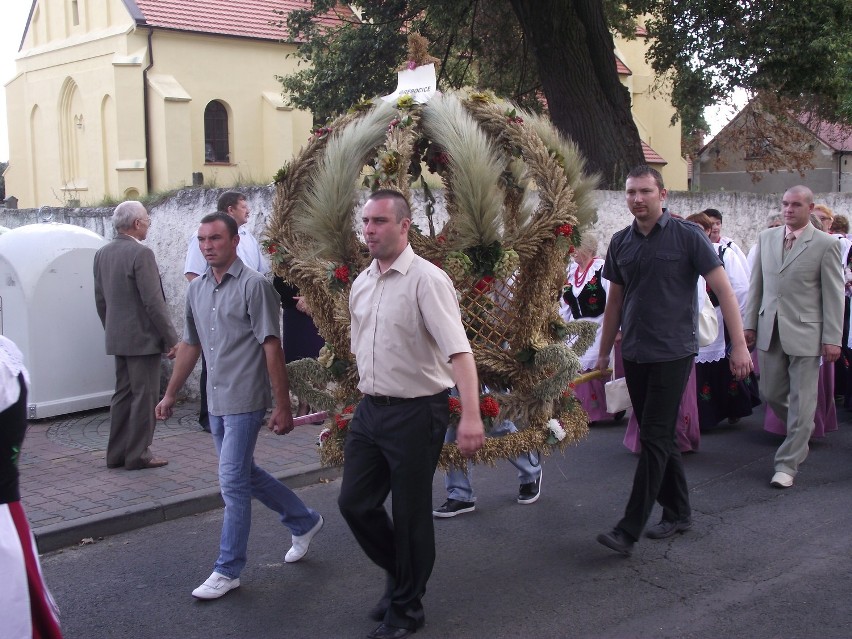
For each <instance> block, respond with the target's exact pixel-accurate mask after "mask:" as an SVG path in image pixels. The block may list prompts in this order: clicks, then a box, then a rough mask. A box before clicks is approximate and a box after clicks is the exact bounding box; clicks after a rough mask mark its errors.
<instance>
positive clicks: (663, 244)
mask: <svg viewBox="0 0 852 639" xmlns="http://www.w3.org/2000/svg"><path fill="white" fill-rule="evenodd" d="M717 266H722V261H721V260H720V259H719V256H718V255H717V254H716V251H714V250H713V245H712V244H710V240H709V239H708V238H707V235H706V234H705V233H704V231H703V230H701V228H700V227H699V226H698V225H696V224H693V223H692V222H686V221H685V220H679V219H675V218H673V217H672V216H671V215H670V214H669V213H668V211H663V215H662V216H661V217H660V219H659V220H657V223H656V224H655V225H654V227H653V228H652V229H651V232H650V233H648V235H647V236H645V235H642V233H641V232H640V231H639V228H638V226H637V225H636V222H635V221H634V222H633V224H631V225H630V226H628V227H627V228H625V229H622V230H621V231H619V232H618V233H616V234H615V235H613V237H612V240H611V241H610V244H609V249H608V251H607V256H606V263H605V265H604V271H603V276H604V277H605V278H606V279H608V280H609V281H610V282H614V283H615V284H620V285H621V286H623V287H624V306H623V308H622V314H621V332H622V341H621V354H622V356H623V357H624V359H626V360H629V361H631V362H638V363H650V362H666V361H671V360H675V359H680V358H682V357H687V356H689V355H694V354H695V353H697V352H698V334H697V333H698V330H697V327H698V324H697V322H698V306H697V303H696V296H695V290H696V289H695V287H696V285H697V283H698V276H699V275H706V274H707V273H709V272H710V271H712V270H713V269H714V268H716V267H717Z"/></svg>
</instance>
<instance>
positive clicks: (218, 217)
mask: <svg viewBox="0 0 852 639" xmlns="http://www.w3.org/2000/svg"><path fill="white" fill-rule="evenodd" d="M239 241H240V236H239V235H238V232H237V223H236V222H235V221H234V219H233V218H231V217H230V216H228V215H226V214H224V213H213V214H211V215H207V216H205V217H204V218H202V220H201V226H200V227H199V229H198V243H199V246H200V247H201V252H202V253H203V254H204V258H205V259H206V260H207V264H208V268H207V270H206V271H205V272H204V274H203V275H201V277H198V278H196V279H194V280H193V281H192V282H191V283H190V285H189V290H188V291H187V295H186V322H185V325H184V333H183V341H182V342H181V344H180V347H179V348H178V354H177V359H176V360H175V367H174V371H173V372H172V378H171V380H169V385H168V388H167V389H166V392H165V395H163V399H162V401H161V402H160V403H159V404H158V405H157V417H158V418H159V419H166V418H168V417H169V416H170V415H171V414H172V407H173V406H174V403H175V396H176V394H177V392H178V390H180V388H181V387H182V386H183V384H184V382H186V379H187V377H189V374H190V372H191V371H192V369H193V368H194V367H195V363H196V361H197V360H198V356H199V354H200V353H201V349H202V348H203V349H204V354H205V357H206V359H207V369H208V375H207V397H208V401H209V410H210V431H211V433H212V434H213V441H214V442H215V444H216V452H217V454H218V455H219V485H220V487H221V490H222V499H223V500H224V502H225V517H224V521H223V523H222V537H221V541H220V545H219V558H218V559H217V561H216V564H215V566H214V569H213V574H212V575H210V577H209V578H208V579H207V581H205V582H204V583H203V584H201V585H200V586H199V587H198V588H196V589H195V590H194V591H193V592H192V595H193V596H194V597H196V598H198V599H217V598H218V597H221V596H222V595H224V594H226V593H227V592H229V591H231V590H233V589H234V588H236V587H238V586H239V585H240V579H239V576H240V572H241V571H242V569H243V568H244V567H245V565H246V547H247V545H248V536H249V529H250V526H251V498H252V497H256V498H257V499H258V501H260V502H261V503H262V504H263V505H265V506H267V507H268V508H270V509H272V510H274V511H275V512H277V513H278V514H279V515H280V517H281V522H282V523H283V524H284V525H285V526H286V527H287V528H289V529H290V532H291V533H292V535H293V546H292V548H290V550H289V551H288V552H287V554H286V556H285V557H284V561H286V562H288V563H291V562H294V561H298V560H299V559H301V558H302V557H304V555H305V553H306V552H307V551H308V546H309V545H310V542H311V539H312V538H313V536H314V535H315V534H316V533H318V532H319V531H320V529H321V528H322V526H323V518H322V517H321V516H320V515H319V514H317V513H316V512H314V511H313V510H311V509H310V508H308V507H307V506H305V504H304V503H303V502H302V500H301V499H299V498H298V497H297V496H296V495H295V493H293V491H291V490H290V489H289V488H287V487H286V486H285V485H284V484H282V483H281V482H280V481H278V480H277V479H275V478H274V477H273V476H272V475H270V474H269V473H267V472H266V471H265V470H263V469H262V468H260V467H258V466H257V465H256V464H255V463H254V447H255V444H256V443H257V436H258V433H259V431H260V427H261V425H262V424H263V417H264V415H265V414H266V409H267V408H269V407H270V406H271V405H272V402H271V399H272V396H274V398H275V406H274V408H273V410H272V414H271V416H270V418H269V428H270V429H271V430H272V431H273V432H275V433H276V434H278V435H281V434H285V433H289V432H290V431H292V430H293V415H292V413H291V409H290V392H289V383H288V379H287V369H286V367H285V366H284V353H283V351H282V349H281V335H280V329H279V323H278V306H279V303H280V299H279V297H278V294H277V293H276V292H275V289H274V288H273V287H272V284H270V283H269V282H268V281H267V280H266V279H265V278H264V277H263V276H262V275H261V274H260V273H258V272H257V271H255V270H253V269H250V268H248V267H247V266H245V265H244V264H243V262H242V260H240V258H239V257H237V245H238V244H239ZM270 384H271V385H272V396H271V395H270V392H269V387H270Z"/></svg>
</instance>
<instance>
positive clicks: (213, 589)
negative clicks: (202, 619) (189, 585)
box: [192, 572, 240, 599]
mask: <svg viewBox="0 0 852 639" xmlns="http://www.w3.org/2000/svg"><path fill="white" fill-rule="evenodd" d="M239 587H240V579H239V577H237V578H234V579H228V578H227V577H226V576H225V575H223V574H221V573H218V572H214V573H213V574H212V575H210V576H209V577H208V578H207V581H205V582H204V583H203V584H201V585H200V586H198V588H196V589H195V590H193V591H192V596H193V597H195V598H196V599H218V598H219V597H221V596H222V595H226V594H228V593H229V592H230V591H231V590H233V589H234V588H239Z"/></svg>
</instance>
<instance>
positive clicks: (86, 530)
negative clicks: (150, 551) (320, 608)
mask: <svg viewBox="0 0 852 639" xmlns="http://www.w3.org/2000/svg"><path fill="white" fill-rule="evenodd" d="M342 474H343V468H342V467H340V466H334V467H331V468H327V467H323V466H321V465H320V464H319V463H317V464H311V465H308V466H306V467H305V469H304V470H299V471H297V472H292V471H284V472H280V473H273V475H274V476H275V477H276V478H277V479H280V480H281V481H286V483H287V486H288V487H290V488H293V489H296V488H304V487H305V486H310V485H312V484H316V483H319V482H320V480H322V479H330V480H334V479H338V478H339V477H341V476H342ZM221 507H222V498H221V496H220V494H219V489H218V488H205V489H203V490H196V491H193V492H191V493H185V494H183V495H176V496H174V497H168V498H166V499H160V500H156V501H149V502H145V503H141V504H134V505H133V506H130V507H128V508H124V509H117V510H110V511H107V512H103V513H98V514H97V515H91V516H89V517H81V518H79V519H75V520H72V521H69V522H61V523H58V524H51V525H49V526H42V527H40V528H33V534H34V535H35V538H36V545H37V547H38V551H39V553H46V552H51V551H54V550H59V549H61V548H67V547H68V546H73V545H76V544H79V543H80V541H81V540H83V539H86V538H88V537H92V538H97V537H108V536H110V535H117V534H119V533H123V532H127V531H130V530H135V529H137V528H142V527H144V526H150V525H152V524H159V523H162V522H164V521H170V520H173V519H179V518H181V517H186V516H187V515H195V514H198V513H203V512H207V511H209V510H214V509H216V508H221Z"/></svg>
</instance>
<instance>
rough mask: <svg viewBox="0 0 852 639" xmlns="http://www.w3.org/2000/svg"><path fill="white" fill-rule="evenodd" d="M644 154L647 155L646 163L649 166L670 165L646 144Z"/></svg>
mask: <svg viewBox="0 0 852 639" xmlns="http://www.w3.org/2000/svg"><path fill="white" fill-rule="evenodd" d="M642 153H644V154H645V162H647V163H648V164H668V162H666V161H665V159H664V158H663V156H662V155H660V154H659V153H657V152H656V151H655V150H654V149H652V148H651V147H650V146H649V145H648V144H647V143H646V142H642Z"/></svg>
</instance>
